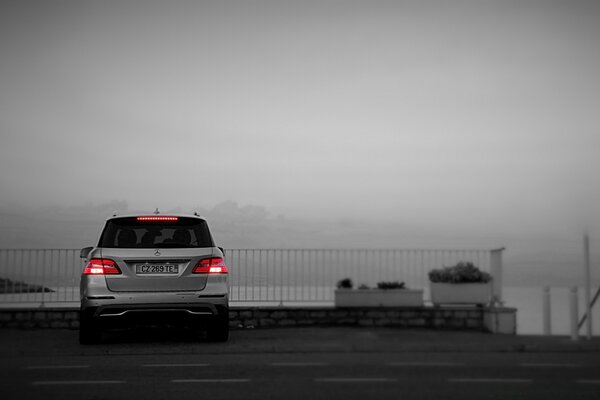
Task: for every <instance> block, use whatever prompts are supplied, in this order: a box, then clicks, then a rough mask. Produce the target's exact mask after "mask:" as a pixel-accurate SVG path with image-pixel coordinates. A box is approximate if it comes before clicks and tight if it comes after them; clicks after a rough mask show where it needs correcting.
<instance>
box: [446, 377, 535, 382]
mask: <svg viewBox="0 0 600 400" xmlns="http://www.w3.org/2000/svg"><path fill="white" fill-rule="evenodd" d="M448 382H454V383H531V382H533V380H532V379H508V378H457V379H448Z"/></svg>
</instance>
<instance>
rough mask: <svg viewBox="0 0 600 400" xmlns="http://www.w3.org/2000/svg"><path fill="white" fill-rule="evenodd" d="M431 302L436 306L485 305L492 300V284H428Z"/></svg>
mask: <svg viewBox="0 0 600 400" xmlns="http://www.w3.org/2000/svg"><path fill="white" fill-rule="evenodd" d="M429 283H430V285H431V286H430V288H431V302H432V303H433V304H435V305H438V304H476V305H485V304H488V303H489V302H490V301H491V299H492V282H487V283H440V282H429Z"/></svg>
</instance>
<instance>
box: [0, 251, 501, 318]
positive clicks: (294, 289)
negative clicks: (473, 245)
mask: <svg viewBox="0 0 600 400" xmlns="http://www.w3.org/2000/svg"><path fill="white" fill-rule="evenodd" d="M502 250H503V249H497V250H456V249H388V250H380V249H227V250H225V257H226V264H227V265H228V266H229V271H230V272H229V282H230V299H231V301H232V302H246V303H248V302H250V303H251V302H271V303H279V304H283V303H331V302H333V292H334V289H335V286H336V283H337V282H338V281H339V280H341V279H343V278H350V279H351V280H352V281H353V282H354V284H355V286H358V285H360V284H365V285H368V286H375V285H376V283H377V282H380V281H402V282H405V283H406V286H407V287H410V288H425V287H427V286H428V278H427V273H428V272H429V271H430V270H431V269H433V268H439V267H441V266H448V265H453V264H455V263H457V262H459V261H470V262H473V263H474V264H475V265H477V266H478V267H480V268H481V269H482V270H484V271H488V272H491V273H492V275H493V276H494V277H495V278H497V277H500V278H501V276H502V258H501V254H502ZM82 268H83V260H81V259H80V258H79V249H0V279H1V280H0V306H1V305H6V304H10V303H19V304H20V303H37V304H42V305H44V304H47V303H68V302H78V301H79V278H80V274H81V270H82ZM501 283H502V282H501V279H495V288H494V293H495V296H496V297H497V299H498V300H500V299H501V295H502V291H501V289H502V287H501ZM42 288H47V289H50V290H52V291H51V292H50V291H42Z"/></svg>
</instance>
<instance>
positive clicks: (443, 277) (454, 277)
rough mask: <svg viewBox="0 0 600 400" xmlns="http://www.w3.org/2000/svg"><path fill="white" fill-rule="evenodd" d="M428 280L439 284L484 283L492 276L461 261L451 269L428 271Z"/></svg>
mask: <svg viewBox="0 0 600 400" xmlns="http://www.w3.org/2000/svg"><path fill="white" fill-rule="evenodd" d="M429 280H430V281H431V282H440V283H486V282H489V281H491V280H492V276H491V275H490V274H488V273H487V272H483V271H481V270H480V269H479V268H477V267H476V266H475V265H473V263H472V262H466V261H461V262H459V263H457V264H456V265H454V266H452V267H443V268H438V269H433V270H431V271H429Z"/></svg>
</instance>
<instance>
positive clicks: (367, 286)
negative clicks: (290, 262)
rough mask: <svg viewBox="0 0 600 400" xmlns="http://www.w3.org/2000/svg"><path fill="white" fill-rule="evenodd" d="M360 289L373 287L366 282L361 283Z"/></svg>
mask: <svg viewBox="0 0 600 400" xmlns="http://www.w3.org/2000/svg"><path fill="white" fill-rule="evenodd" d="M358 289H359V290H367V289H371V288H370V287H369V285H367V284H365V283H361V284H360V286H358Z"/></svg>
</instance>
